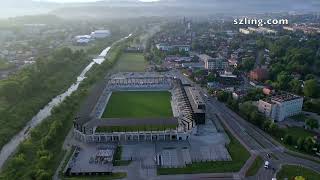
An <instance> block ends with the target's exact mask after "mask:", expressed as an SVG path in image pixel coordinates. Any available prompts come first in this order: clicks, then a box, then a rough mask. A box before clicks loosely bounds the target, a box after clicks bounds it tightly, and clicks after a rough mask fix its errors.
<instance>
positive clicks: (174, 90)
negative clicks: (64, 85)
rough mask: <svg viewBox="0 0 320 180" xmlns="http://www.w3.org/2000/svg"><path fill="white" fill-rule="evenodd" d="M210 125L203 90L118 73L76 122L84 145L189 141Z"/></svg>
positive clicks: (158, 76)
mask: <svg viewBox="0 0 320 180" xmlns="http://www.w3.org/2000/svg"><path fill="white" fill-rule="evenodd" d="M204 123H205V103H204V101H203V99H202V96H201V95H200V93H199V91H198V90H197V89H196V88H194V87H191V86H190V85H185V84H183V83H182V81H181V80H180V79H178V78H176V77H174V76H173V75H170V74H166V73H155V72H152V73H151V72H143V73H137V72H134V73H133V72H127V73H117V74H113V75H112V76H111V77H109V78H108V79H106V80H104V81H103V82H101V83H100V84H99V85H97V86H96V87H95V89H93V91H92V93H91V95H90V96H89V97H88V99H87V101H86V103H85V104H84V105H83V107H82V108H81V110H80V111H79V113H78V114H77V116H76V117H75V119H74V130H73V133H74V137H75V138H76V139H78V140H80V141H83V142H119V141H171V140H187V139H188V138H189V136H190V133H191V132H192V130H193V128H194V127H196V125H197V124H204Z"/></svg>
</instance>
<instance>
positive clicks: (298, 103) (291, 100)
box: [258, 92, 303, 121]
mask: <svg viewBox="0 0 320 180" xmlns="http://www.w3.org/2000/svg"><path fill="white" fill-rule="evenodd" d="M302 105H303V97H300V96H297V95H294V94H291V93H287V92H281V93H279V94H275V95H273V96H271V97H268V98H266V99H263V100H259V103H258V110H259V111H260V112H262V113H264V114H265V115H266V116H267V117H270V118H271V119H273V120H274V121H283V120H284V119H285V118H287V117H290V116H294V115H297V114H299V113H301V110H302Z"/></svg>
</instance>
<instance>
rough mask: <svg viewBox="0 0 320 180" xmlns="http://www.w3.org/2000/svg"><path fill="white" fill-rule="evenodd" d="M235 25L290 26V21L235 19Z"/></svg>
mask: <svg viewBox="0 0 320 180" xmlns="http://www.w3.org/2000/svg"><path fill="white" fill-rule="evenodd" d="M233 24H234V25H256V26H259V27H262V26H264V25H288V24H289V20H288V19H249V18H242V19H234V20H233Z"/></svg>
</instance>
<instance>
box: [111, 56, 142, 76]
mask: <svg viewBox="0 0 320 180" xmlns="http://www.w3.org/2000/svg"><path fill="white" fill-rule="evenodd" d="M146 67H147V62H146V61H145V59H144V56H143V54H142V53H123V54H122V55H121V56H120V58H119V59H118V62H117V63H116V65H115V67H114V70H115V71H121V72H143V71H145V69H146Z"/></svg>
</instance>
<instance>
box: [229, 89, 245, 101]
mask: <svg viewBox="0 0 320 180" xmlns="http://www.w3.org/2000/svg"><path fill="white" fill-rule="evenodd" d="M247 94H248V91H246V90H240V91H235V92H233V93H232V98H233V99H234V100H239V99H242V98H244V97H245V96H246V95H247Z"/></svg>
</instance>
